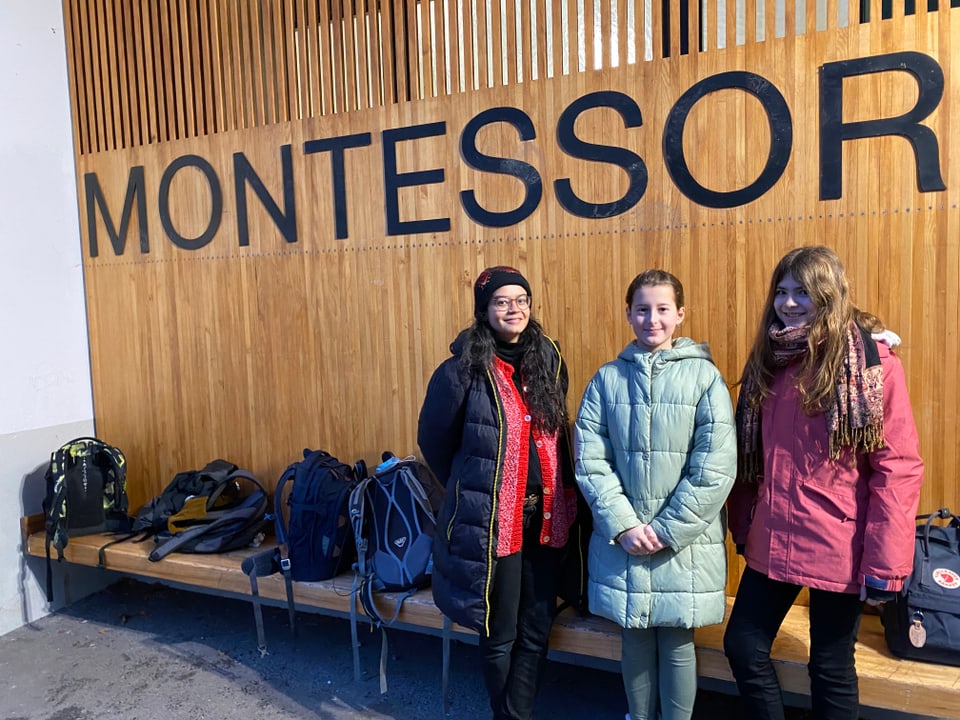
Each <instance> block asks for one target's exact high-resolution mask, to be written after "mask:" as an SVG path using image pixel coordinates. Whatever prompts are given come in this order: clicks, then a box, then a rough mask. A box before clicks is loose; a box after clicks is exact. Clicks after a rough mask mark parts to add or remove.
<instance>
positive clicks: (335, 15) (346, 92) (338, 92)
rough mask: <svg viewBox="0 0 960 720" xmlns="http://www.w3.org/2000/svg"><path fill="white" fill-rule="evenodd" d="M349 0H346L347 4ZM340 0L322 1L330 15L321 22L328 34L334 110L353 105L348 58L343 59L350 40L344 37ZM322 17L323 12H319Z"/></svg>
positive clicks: (343, 110)
mask: <svg viewBox="0 0 960 720" xmlns="http://www.w3.org/2000/svg"><path fill="white" fill-rule="evenodd" d="M349 2H350V0H347V3H348V4H349ZM341 3H342V0H331V2H329V3H323V7H324V8H329V9H330V16H329V18H326V22H324V23H323V27H324V30H325V31H327V29H329V35H330V44H329V50H330V53H329V54H330V73H331V76H332V78H333V86H332V89H333V107H334V110H333V111H334V112H338V113H340V112H346V111H348V110H350V109H351V108H352V107H353V103H352V97H351V96H352V92H351V90H352V87H351V86H352V85H353V83H351V82H350V77H349V73H348V71H347V66H348V64H349V60H346V61H345V59H344V57H345V55H346V54H347V48H348V47H349V46H350V42H349V40H348V39H347V37H346V32H345V28H344V13H343V7H342V4H341ZM320 15H321V17H323V13H322V12H321V13H320Z"/></svg>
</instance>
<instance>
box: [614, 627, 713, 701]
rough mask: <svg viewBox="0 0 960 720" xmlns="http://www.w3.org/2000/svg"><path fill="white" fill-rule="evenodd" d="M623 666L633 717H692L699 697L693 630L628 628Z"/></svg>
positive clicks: (624, 643)
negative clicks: (694, 705)
mask: <svg viewBox="0 0 960 720" xmlns="http://www.w3.org/2000/svg"><path fill="white" fill-rule="evenodd" d="M622 639H623V652H622V655H621V661H620V669H621V672H622V673H623V687H624V689H625V690H626V692H627V706H628V707H629V708H630V719H631V720H656V719H657V718H660V720H690V717H691V715H693V703H694V700H696V697H697V655H696V649H695V647H694V644H693V630H687V629H684V628H667V627H656V628H648V629H646V630H637V629H625V630H624V631H623V634H622Z"/></svg>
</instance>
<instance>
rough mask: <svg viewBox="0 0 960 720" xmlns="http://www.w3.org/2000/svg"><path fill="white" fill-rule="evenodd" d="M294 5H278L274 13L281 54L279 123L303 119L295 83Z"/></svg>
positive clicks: (296, 74)
mask: <svg viewBox="0 0 960 720" xmlns="http://www.w3.org/2000/svg"><path fill="white" fill-rule="evenodd" d="M293 13H294V3H293V2H292V0H286V1H285V2H282V3H278V4H277V6H276V10H275V12H274V18H275V19H274V23H275V25H274V33H275V35H276V37H277V38H278V40H277V51H278V53H282V55H281V56H280V58H278V60H277V63H278V66H279V68H280V72H281V77H280V78H279V79H278V82H279V87H278V88H277V93H278V100H277V102H278V103H279V104H280V122H288V121H290V120H294V119H299V118H301V117H303V115H301V113H300V110H299V97H300V95H299V90H298V89H297V83H298V81H299V75H298V73H297V43H296V33H295V31H294V24H293Z"/></svg>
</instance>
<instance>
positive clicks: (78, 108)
mask: <svg viewBox="0 0 960 720" xmlns="http://www.w3.org/2000/svg"><path fill="white" fill-rule="evenodd" d="M79 7H80V3H78V2H71V0H63V19H64V26H65V27H64V35H65V36H66V43H67V64H68V71H69V77H70V103H71V111H72V113H73V146H74V148H75V150H76V152H77V154H79V155H86V154H88V153H90V152H91V151H92V146H91V142H90V128H91V127H92V126H93V124H92V123H91V122H90V117H89V114H88V110H87V88H86V82H85V79H86V78H85V76H84V74H83V73H84V60H83V40H84V37H83V35H82V33H81V27H82V24H81V22H80V20H79Z"/></svg>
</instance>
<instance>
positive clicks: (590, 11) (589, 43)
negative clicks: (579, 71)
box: [583, 0, 599, 72]
mask: <svg viewBox="0 0 960 720" xmlns="http://www.w3.org/2000/svg"><path fill="white" fill-rule="evenodd" d="M597 2H599V0H583V61H584V68H583V69H584V71H585V72H591V71H592V70H593V69H594V68H595V67H596V66H597V43H596V20H597V14H596V8H595V4H596V3H597Z"/></svg>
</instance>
